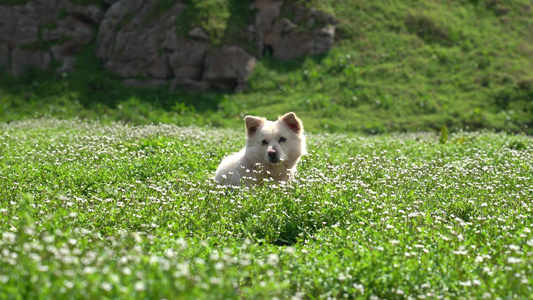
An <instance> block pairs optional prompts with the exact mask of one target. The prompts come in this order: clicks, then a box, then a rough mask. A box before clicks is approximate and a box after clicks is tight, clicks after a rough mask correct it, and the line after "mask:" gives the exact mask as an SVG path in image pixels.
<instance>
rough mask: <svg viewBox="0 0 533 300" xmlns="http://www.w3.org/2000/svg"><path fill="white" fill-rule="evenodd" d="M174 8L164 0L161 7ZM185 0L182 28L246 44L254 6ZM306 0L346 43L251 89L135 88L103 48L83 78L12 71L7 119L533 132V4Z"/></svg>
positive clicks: (271, 63)
mask: <svg viewBox="0 0 533 300" xmlns="http://www.w3.org/2000/svg"><path fill="white" fill-rule="evenodd" d="M11 2H12V3H20V2H24V1H11ZM75 2H77V3H99V4H100V5H103V2H100V1H75ZM171 2H173V1H161V5H160V6H159V7H160V9H161V10H163V11H164V9H165V5H168V4H169V3H171ZM293 2H294V1H293ZM185 3H186V4H187V5H188V7H189V8H190V9H189V13H183V14H181V15H180V17H178V20H177V21H176V26H177V28H178V32H179V30H183V28H182V27H183V26H184V25H183V24H197V23H198V24H197V25H201V26H203V27H204V28H205V29H206V31H207V32H208V33H209V36H210V38H211V39H212V40H213V42H214V43H219V44H223V43H238V42H239V40H238V39H237V38H236V37H238V34H237V33H238V32H239V30H240V28H242V26H243V24H245V23H246V22H247V18H248V15H246V14H245V12H246V10H245V8H247V7H248V6H249V3H250V1H223V0H202V1H200V0H199V1H191V0H189V1H185ZM299 3H300V4H301V5H304V6H307V7H312V8H315V9H317V10H320V11H324V12H327V13H329V14H331V15H333V16H334V17H335V18H336V19H337V20H338V25H337V28H336V36H335V38H336V41H335V47H334V48H333V50H331V51H330V52H328V53H327V54H323V55H319V56H313V57H301V58H297V59H293V60H291V61H288V62H283V61H279V60H277V59H275V58H273V57H269V56H268V55H267V56H266V57H263V58H262V59H260V60H258V62H257V65H256V67H255V69H254V71H253V73H252V74H251V76H250V78H249V80H248V89H246V90H244V91H241V92H237V93H233V92H223V91H221V92H217V91H209V92H203V93H191V92H186V91H183V90H178V91H174V92H170V91H168V86H164V87H160V88H137V87H124V86H122V85H121V84H120V82H121V78H120V77H119V76H118V75H115V74H112V73H111V72H109V71H106V70H104V69H103V68H102V64H101V61H100V60H99V59H98V58H97V57H96V56H95V54H94V53H95V44H94V42H93V43H90V44H88V45H87V46H86V47H85V48H84V49H83V50H82V51H81V52H80V53H79V54H78V55H77V56H76V58H77V65H76V71H75V72H73V73H70V74H68V75H65V76H51V74H53V72H52V71H39V70H32V71H31V72H29V73H26V74H25V75H21V76H20V77H18V78H14V77H12V76H11V75H7V74H6V73H5V72H3V73H2V75H0V76H1V77H0V101H1V104H0V120H3V121H10V120H15V119H20V118H24V117H28V116H34V115H35V114H37V115H43V114H44V115H52V116H54V117H62V118H63V117H74V116H80V117H87V118H98V119H102V120H125V121H130V122H133V123H136V124H140V123H141V124H142V123H151V122H154V123H157V122H164V123H173V124H178V125H187V124H192V123H194V124H198V125H204V124H208V125H213V126H223V127H240V126H242V121H241V118H242V116H244V115H245V114H255V115H262V116H266V117H269V118H273V117H275V116H277V115H278V114H281V113H284V112H286V111H294V112H296V113H297V114H298V115H299V116H301V117H302V119H303V121H304V123H305V124H306V128H307V129H308V130H309V131H323V130H327V131H357V132H366V133H381V132H391V131H418V130H435V129H438V128H440V127H441V126H442V125H446V126H447V127H448V128H450V129H452V130H457V129H465V130H473V129H480V128H488V129H496V130H504V131H511V132H526V133H529V134H531V133H532V132H533V129H532V128H533V34H532V33H531V32H533V1H530V0H529V1H528V0H519V1H504V0H490V1H480V0H478V1H474V0H471V1H454V2H449V1H424V2H419V1H402V2H400V1H398V2H395V1H393V2H391V1H351V0H350V1H348V0H339V1H300V2H299ZM155 13H157V12H155ZM156 17H157V16H154V18H156ZM180 26H181V27H180ZM56 65H57V62H56Z"/></svg>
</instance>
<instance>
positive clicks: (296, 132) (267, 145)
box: [215, 112, 306, 186]
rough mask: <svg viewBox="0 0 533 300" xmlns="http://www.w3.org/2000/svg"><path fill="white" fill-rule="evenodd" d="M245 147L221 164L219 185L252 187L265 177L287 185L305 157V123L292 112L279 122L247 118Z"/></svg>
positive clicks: (245, 120) (216, 177) (217, 177)
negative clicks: (252, 184)
mask: <svg viewBox="0 0 533 300" xmlns="http://www.w3.org/2000/svg"><path fill="white" fill-rule="evenodd" d="M244 122H245V125H246V147H245V148H244V149H242V150H241V151H240V152H238V153H235V154H233V155H230V156H228V157H226V158H224V159H223V160H222V162H221V163H220V165H219V166H218V169H217V172H216V174H215V180H216V181H217V182H218V183H219V184H223V185H232V186H239V185H241V184H242V183H244V184H245V185H246V186H249V185H250V183H252V181H257V182H258V183H259V182H260V181H262V179H263V178H264V177H271V178H272V179H274V181H276V182H279V181H287V180H289V179H290V178H291V177H292V176H293V175H294V173H295V171H296V165H297V164H298V161H299V160H300V157H301V156H302V155H304V154H306V149H305V136H304V134H303V133H304V127H303V124H302V121H300V119H298V117H296V115H295V114H294V113H292V112H290V113H288V114H286V115H284V116H282V117H279V118H278V121H276V122H272V121H267V120H266V119H265V118H259V117H253V116H246V117H245V118H244Z"/></svg>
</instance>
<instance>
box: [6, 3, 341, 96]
mask: <svg viewBox="0 0 533 300" xmlns="http://www.w3.org/2000/svg"><path fill="white" fill-rule="evenodd" d="M71 1H72V0H46V1H45V0H29V1H28V2H27V3H26V4H24V5H10V6H6V5H0V65H4V66H7V69H8V70H9V71H10V72H11V73H13V74H15V75H18V74H21V73H22V72H24V70H25V69H27V68H28V67H37V68H40V69H46V68H48V67H49V65H50V63H51V61H52V60H54V59H55V60H58V61H61V62H62V65H61V67H59V68H58V69H57V70H56V74H64V73H67V72H72V71H73V70H74V67H75V58H74V54H76V53H77V52H78V51H79V50H80V49H82V48H83V47H84V46H85V45H87V44H88V43H90V42H91V41H94V40H95V39H96V47H95V52H96V55H97V56H99V57H100V58H101V59H102V62H103V66H104V67H105V68H107V69H109V70H111V71H112V72H114V73H117V74H119V75H121V76H122V77H123V78H124V80H123V84H125V85H131V86H144V87H146V86H165V85H166V86H169V87H170V88H171V89H177V88H182V87H183V88H186V89H189V90H195V91H204V90H207V89H223V90H242V89H245V88H246V86H247V79H248V77H249V76H250V74H251V73H252V71H253V69H254V67H255V64H256V58H260V57H261V56H262V55H264V54H265V53H271V54H272V55H273V56H274V57H276V58H278V59H280V60H289V59H292V58H296V57H299V56H302V55H314V54H319V53H324V52H326V51H328V50H329V49H331V47H332V46H333V43H334V36H335V25H336V21H335V19H333V18H332V17H331V16H329V15H327V14H324V13H321V12H317V11H314V10H312V9H311V10H309V9H304V8H302V7H299V6H297V5H293V4H290V3H293V1H285V2H284V1H279V0H256V1H255V2H253V3H252V5H251V6H250V9H251V11H250V12H251V13H255V21H254V23H253V24H250V25H249V26H247V27H246V28H242V34H243V35H244V36H247V37H248V40H249V41H250V42H252V43H255V44H256V45H257V52H254V51H252V52H253V53H248V52H247V51H245V50H244V48H243V47H241V46H239V45H234V44H233V45H229V44H222V45H220V46H216V47H214V46H213V45H212V44H211V42H210V36H209V34H208V33H207V32H206V31H205V30H204V29H203V28H202V27H200V26H194V27H192V29H190V30H189V31H188V32H187V33H184V34H183V33H182V34H179V33H178V32H177V28H176V20H177V19H178V18H179V17H180V15H181V14H182V12H183V10H184V9H185V8H186V4H184V2H180V1H176V2H175V3H174V4H173V5H172V6H171V7H170V8H169V9H167V10H165V11H163V12H160V11H161V9H160V4H161V3H160V1H158V0H104V1H102V2H100V3H103V4H104V5H107V6H106V7H107V9H106V10H105V11H103V10H101V9H100V8H99V7H98V6H95V5H78V4H75V3H73V1H72V2H71ZM95 3H96V2H95ZM154 12H157V13H154ZM282 16H291V18H290V19H289V18H287V17H282ZM191 21H193V22H194V20H191ZM96 28H98V35H97V36H95V29H96ZM247 49H250V47H247ZM139 78H145V79H139Z"/></svg>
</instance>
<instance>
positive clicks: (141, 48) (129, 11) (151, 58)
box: [96, 0, 184, 79]
mask: <svg viewBox="0 0 533 300" xmlns="http://www.w3.org/2000/svg"><path fill="white" fill-rule="evenodd" d="M157 4H158V2H157V1H143V0H121V1H118V2H115V3H114V4H113V5H112V6H111V7H110V8H109V10H108V11H107V12H106V14H105V16H104V20H103V21H102V23H101V25H100V30H99V33H98V38H97V45H96V53H97V55H98V56H99V57H101V58H103V59H104V60H105V61H106V63H105V66H106V67H107V68H108V69H109V70H111V71H113V72H115V73H117V74H119V75H121V76H124V77H137V76H149V77H153V78H157V79H166V78H171V77H172V76H173V75H172V73H173V70H172V67H171V66H170V65H169V61H170V59H169V57H168V55H169V53H167V50H170V52H172V51H171V48H172V46H175V45H177V44H178V41H171V39H172V38H171V37H174V36H176V33H175V27H176V26H175V23H176V18H177V17H178V15H179V14H180V13H181V12H182V10H183V8H184V5H183V4H182V3H179V2H178V3H176V4H174V5H173V6H172V7H171V8H170V9H169V10H168V11H166V12H164V13H163V14H162V15H161V16H158V18H157V19H153V20H150V14H151V12H152V11H153V10H154V9H155V6H156V5H157ZM169 45H170V46H169ZM170 54H172V53H170Z"/></svg>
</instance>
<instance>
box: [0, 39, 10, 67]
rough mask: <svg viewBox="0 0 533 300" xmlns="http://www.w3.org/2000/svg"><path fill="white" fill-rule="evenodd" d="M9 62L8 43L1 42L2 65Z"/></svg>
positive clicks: (0, 61)
mask: <svg viewBox="0 0 533 300" xmlns="http://www.w3.org/2000/svg"><path fill="white" fill-rule="evenodd" d="M8 62H9V47H8V46H7V45H6V44H0V66H5V65H7V63H8Z"/></svg>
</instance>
